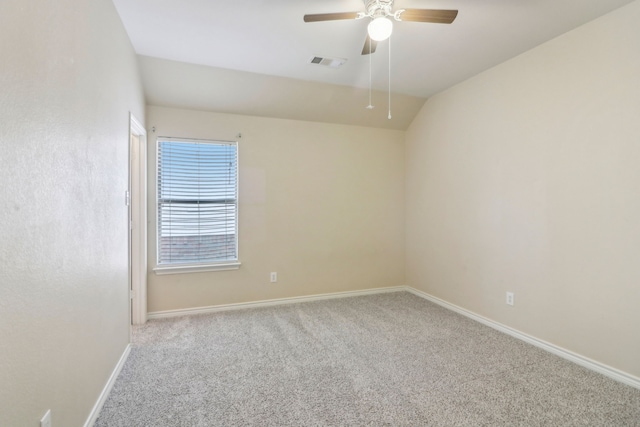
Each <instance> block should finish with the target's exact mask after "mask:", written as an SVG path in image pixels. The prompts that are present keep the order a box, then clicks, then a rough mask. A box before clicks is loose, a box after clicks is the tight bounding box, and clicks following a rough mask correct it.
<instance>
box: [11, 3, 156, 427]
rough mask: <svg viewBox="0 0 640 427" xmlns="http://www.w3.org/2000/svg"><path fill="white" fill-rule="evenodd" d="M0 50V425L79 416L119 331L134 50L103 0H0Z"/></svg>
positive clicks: (120, 339)
mask: <svg viewBox="0 0 640 427" xmlns="http://www.w3.org/2000/svg"><path fill="white" fill-rule="evenodd" d="M0 54H1V57H2V60H1V61H0V144H1V145H2V147H1V149H0V183H1V184H2V185H0V194H1V195H2V200H3V207H2V209H0V241H1V242H2V244H1V245H0V425H1V426H20V427H29V426H33V427H36V426H39V425H40V424H39V420H40V418H41V417H42V416H43V415H44V413H45V411H46V410H47V409H51V410H52V421H53V425H54V426H55V427H62V426H65V427H66V426H68V427H73V426H81V425H83V424H84V422H85V420H86V419H87V417H88V416H89V413H90V411H91V409H92V407H93V405H94V404H95V403H96V400H97V399H98V396H99V394H100V392H101V390H102V388H103V387H104V385H105V384H106V382H107V379H108V377H109V375H110V374H111V372H112V370H113V369H114V367H115V366H116V363H117V361H118V359H119V358H120V356H121V354H122V353H123V351H124V350H125V347H126V345H127V343H128V340H129V325H128V323H129V314H128V307H129V302H128V292H127V286H128V279H127V209H126V207H125V205H124V191H125V190H126V188H127V163H128V160H127V156H128V149H127V144H128V123H129V117H128V115H129V110H132V111H133V112H134V114H136V115H137V116H138V117H139V118H141V119H142V118H144V103H143V97H142V93H141V85H140V83H139V79H138V73H137V69H136V58H135V55H134V53H133V49H132V48H131V45H130V43H129V41H128V38H127V35H126V33H125V31H124V29H123V27H122V24H121V22H120V19H119V17H118V15H117V14H116V11H115V8H114V7H113V5H112V3H111V1H108V0H92V1H86V0H57V1H41V0H35V1H24V0H3V1H2V2H0Z"/></svg>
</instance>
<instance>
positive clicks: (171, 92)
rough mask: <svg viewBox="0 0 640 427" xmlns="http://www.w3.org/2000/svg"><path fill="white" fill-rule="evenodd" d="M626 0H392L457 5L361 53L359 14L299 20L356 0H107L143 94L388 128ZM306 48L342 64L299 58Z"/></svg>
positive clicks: (164, 100)
mask: <svg viewBox="0 0 640 427" xmlns="http://www.w3.org/2000/svg"><path fill="white" fill-rule="evenodd" d="M630 2H631V0H480V1H479V0H396V1H395V6H394V9H404V8H407V9H409V8H417V9H424V8H428V9H457V10H458V11H459V14H458V16H457V18H456V19H455V21H454V22H453V23H452V24H433V23H421V22H394V32H393V35H392V36H391V39H390V42H387V41H385V42H380V43H379V44H378V48H377V51H376V52H375V53H374V54H373V55H371V56H369V55H361V51H362V48H363V44H364V40H365V37H366V26H367V24H368V22H369V19H368V18H365V19H361V20H340V21H330V22H312V23H305V22H304V21H303V16H304V15H305V14H314V13H328V12H354V11H355V12H357V11H364V3H363V1H362V0H230V1H218V0H180V1H178V0H114V4H115V5H116V8H117V9H118V12H119V14H120V16H121V18H122V21H123V23H124V25H125V27H126V29H127V32H128V34H129V36H130V38H131V41H132V44H133V46H134V49H135V50H136V52H137V53H138V54H139V55H140V64H141V67H140V68H141V73H142V79H143V85H144V86H145V91H146V96H147V99H148V102H150V103H153V104H157V105H173V106H178V107H185V108H198V109H205V110H215V111H222V112H230V113H239V114H251V115H259V116H271V117H283V118H294V119H302V120H315V121H327V122H335V123H348V124H356V125H364V126H374V127H385V128H393V129H406V127H407V126H408V124H409V123H410V122H411V120H412V119H413V117H414V116H415V114H416V113H417V111H418V110H419V108H420V107H421V105H422V104H423V103H424V101H425V99H426V98H428V97H429V96H431V95H433V94H435V93H437V92H440V91H442V90H444V89H446V88H448V87H450V86H452V85H455V84H456V83H459V82H461V81H463V80H465V79H467V78H469V77H472V76H474V75H476V74H478V73H480V72H482V71H483V70H486V69H488V68H490V67H492V66H494V65H497V64H499V63H501V62H503V61H505V60H507V59H509V58H512V57H514V56H516V55H518V54H520V53H522V52H525V51H527V50H529V49H531V48H533V47H535V46H537V45H539V44H541V43H544V42H545V41H547V40H550V39H552V38H554V37H556V36H558V35H560V34H563V33H565V32H567V31H570V30H571V29H573V28H575V27H578V26H580V25H581V24H583V23H585V22H588V21H590V20H592V19H595V18H596V17H598V16H600V15H603V14H605V13H607V12H609V11H611V10H613V9H616V8H618V7H621V6H623V5H625V4H627V3H630ZM390 49H391V51H389V50H390ZM389 54H390V55H389ZM314 56H319V57H329V58H342V59H346V62H345V63H344V65H342V66H341V67H339V68H331V67H325V66H320V65H314V64H310V63H309V61H310V60H311V58H313V57H314ZM370 61H371V62H370ZM389 61H390V62H389ZM370 67H371V68H370ZM370 69H371V81H372V86H373V101H372V104H374V105H375V107H376V108H374V109H373V110H367V109H366V108H365V107H366V106H367V105H368V103H369V91H368V87H369V76H370ZM389 69H390V74H389ZM389 76H390V79H389ZM389 83H390V85H391V92H392V93H393V95H392V97H391V109H392V117H393V118H392V119H391V120H389V119H388V118H387V114H388V111H387V109H388V105H387V104H388V96H387V91H388V89H389Z"/></svg>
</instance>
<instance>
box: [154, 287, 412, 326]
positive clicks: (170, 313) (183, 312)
mask: <svg viewBox="0 0 640 427" xmlns="http://www.w3.org/2000/svg"><path fill="white" fill-rule="evenodd" d="M406 290H407V288H406V286H393V287H388V288H374V289H365V290H361V291H347V292H335V293H330V294H319V295H307V296H302V297H292V298H279V299H271V300H262V301H254V302H242V303H237V304H223V305H212V306H208V307H196V308H184V309H179V310H166V311H154V312H151V313H149V314H148V316H147V318H148V319H149V320H152V319H164V318H167V317H178V316H189V315H193V314H206V313H217V312H220V311H229V310H241V309H246V308H257V307H271V306H275V305H284V304H296V303H301V302H311V301H320V300H327V299H335V298H348V297H357V296H363V295H374V294H383V293H388V292H401V291H406Z"/></svg>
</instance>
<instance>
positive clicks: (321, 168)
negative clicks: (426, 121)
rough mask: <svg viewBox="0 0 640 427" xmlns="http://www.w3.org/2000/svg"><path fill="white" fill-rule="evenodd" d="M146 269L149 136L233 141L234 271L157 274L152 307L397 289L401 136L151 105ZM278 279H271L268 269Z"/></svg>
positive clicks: (401, 206)
mask: <svg viewBox="0 0 640 427" xmlns="http://www.w3.org/2000/svg"><path fill="white" fill-rule="evenodd" d="M147 123H148V129H151V128H152V127H154V126H155V128H156V132H155V133H153V132H149V149H148V152H149V167H148V171H149V191H148V197H149V205H148V212H149V267H150V268H152V267H153V266H154V265H155V262H156V260H155V247H156V245H155V230H156V224H155V209H156V207H155V197H156V196H155V170H156V167H155V144H156V142H155V137H156V136H175V137H186V138H189V137H190V138H204V139H206V138H212V139H216V138H218V139H226V140H235V137H236V135H237V134H238V132H242V139H241V140H240V141H239V252H240V262H242V266H241V267H240V269H239V270H235V271H217V272H208V273H191V274H176V275H165V276H156V275H155V274H153V273H152V272H150V273H149V311H150V312H154V311H162V310H171V309H179V308H191V307H202V306H209V305H218V304H229V303H238V302H247V301H257V300H265V299H272V298H285V297H295V296H303V295H313V294H321V293H329V292H339V291H349V290H358V289H368V288H376V287H386V286H398V285H403V284H404V132H401V131H393V130H382V129H372V128H362V127H355V126H347V125H330V124H322V123H313V122H303V121H293V120H281V119H269V118H261V117H249V116H238V115H229V114H217V113H208V112H200V111H193V110H182V109H171V108H163V107H155V106H149V107H147ZM271 271H277V272H278V282H277V283H269V272H271Z"/></svg>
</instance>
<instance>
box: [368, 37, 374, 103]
mask: <svg viewBox="0 0 640 427" xmlns="http://www.w3.org/2000/svg"><path fill="white" fill-rule="evenodd" d="M367 40H369V105H367V109H368V110H373V105H371V45H372V44H373V42H372V41H371V38H370V37H367Z"/></svg>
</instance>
